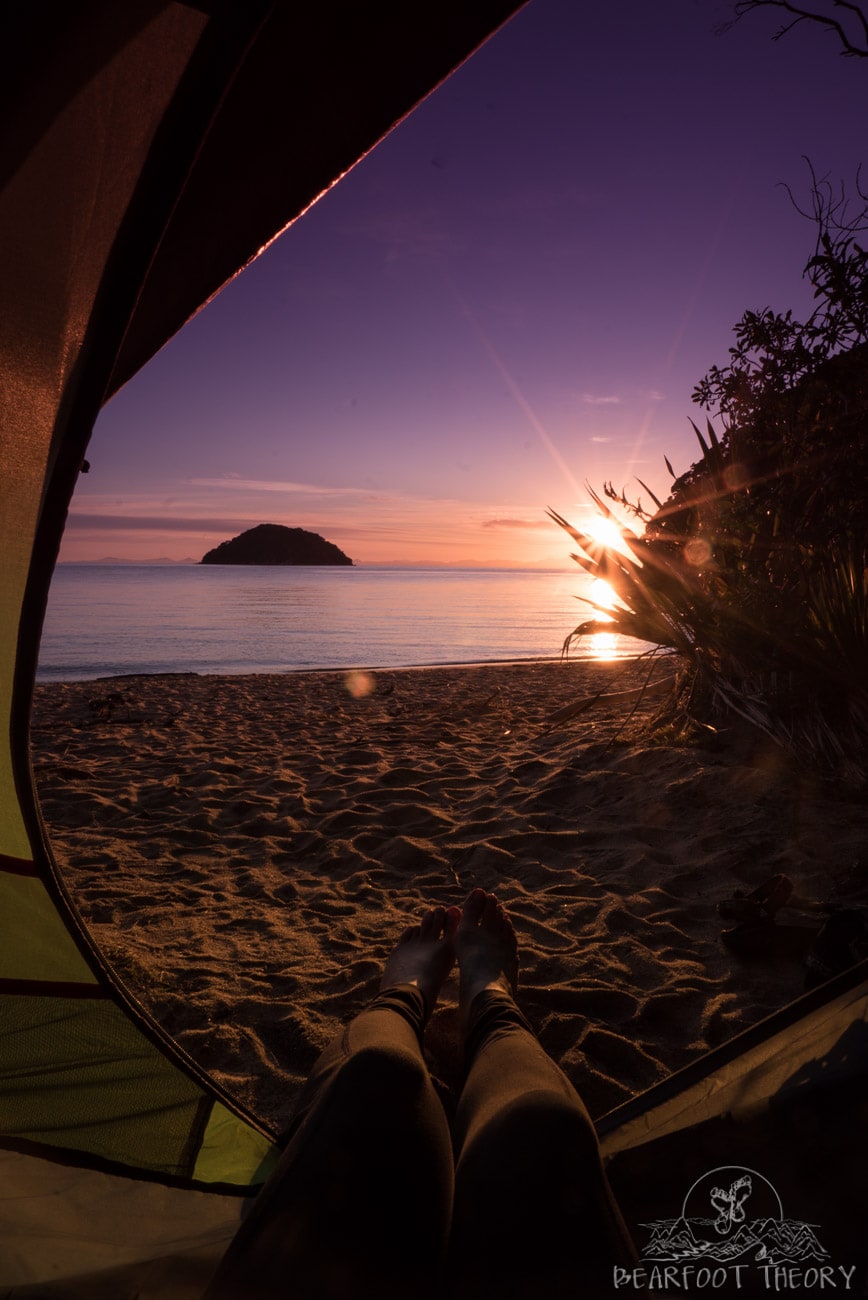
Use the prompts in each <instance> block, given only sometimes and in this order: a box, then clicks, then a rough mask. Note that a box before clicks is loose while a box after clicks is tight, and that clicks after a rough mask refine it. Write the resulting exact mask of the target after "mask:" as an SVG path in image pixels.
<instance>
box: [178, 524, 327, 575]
mask: <svg viewBox="0 0 868 1300" xmlns="http://www.w3.org/2000/svg"><path fill="white" fill-rule="evenodd" d="M199 563H200V564H317V565H319V564H352V560H351V559H350V557H349V556H348V555H345V554H344V552H343V551H342V550H341V549H340V547H338V546H335V544H334V542H327V541H326V539H325V538H324V537H320V535H319V533H311V532H308V531H307V529H306V528H287V527H285V526H284V525H283V524H257V526H256V527H255V528H248V529H247V531H246V532H244V533H239V534H238V536H237V537H233V538H232V539H231V540H230V541H228V542H221V543H220V545H219V546H215V547H214V549H213V550H211V551H208V552H207V553H206V554H205V555H203V556H202V559H201V560H200V561H199Z"/></svg>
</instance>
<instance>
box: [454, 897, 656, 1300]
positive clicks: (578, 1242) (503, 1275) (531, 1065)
mask: <svg viewBox="0 0 868 1300" xmlns="http://www.w3.org/2000/svg"><path fill="white" fill-rule="evenodd" d="M456 948H457V951H458V961H459V965H460V968H461V994H460V997H461V1009H462V1017H463V1021H464V1026H465V1035H466V1051H467V1065H468V1072H467V1079H466V1082H465V1085H464V1088H463V1091H462V1094H461V1100H460V1103H459V1107H458V1113H457V1116H456V1122H455V1126H454V1129H455V1132H454V1140H455V1153H456V1171H455V1204H454V1211H453V1223H452V1234H451V1240H450V1260H449V1273H450V1279H451V1281H452V1286H453V1291H452V1294H454V1295H455V1296H458V1297H465V1296H467V1297H469V1296H475V1297H478V1296H479V1295H480V1294H483V1295H485V1294H491V1295H496V1296H498V1300H505V1298H506V1297H522V1298H526V1297H528V1296H533V1297H539V1300H554V1298H555V1297H560V1296H564V1297H569V1298H570V1300H577V1297H581V1296H593V1297H595V1296H600V1295H606V1294H608V1292H609V1289H610V1288H611V1285H612V1266H613V1265H614V1264H616V1263H618V1264H627V1263H630V1262H634V1254H633V1247H632V1243H631V1242H630V1239H629V1235H628V1234H627V1231H626V1229H625V1227H624V1224H623V1221H622V1220H621V1216H620V1214H619V1212H618V1209H617V1206H616V1205H615V1202H614V1199H613V1197H612V1195H611V1192H610V1190H609V1187H608V1184H607V1181H606V1178H605V1174H604V1172H603V1168H602V1164H601V1161H600V1156H599V1149H598V1145H597V1137H596V1133H595V1131H594V1126H593V1124H592V1122H591V1119H590V1117H589V1115H588V1113H587V1111H586V1109H585V1107H584V1105H583V1103H582V1101H581V1099H580V1098H579V1096H578V1094H577V1093H576V1091H575V1089H574V1088H573V1086H572V1084H571V1083H570V1082H569V1080H568V1079H567V1077H566V1076H565V1075H564V1074H563V1072H562V1071H561V1070H560V1069H559V1068H558V1067H557V1066H556V1065H555V1063H554V1062H553V1061H552V1060H551V1059H550V1057H548V1056H547V1055H546V1053H545V1052H544V1051H543V1049H542V1047H541V1046H540V1044H539V1043H538V1041H537V1039H536V1038H535V1036H534V1034H533V1033H532V1031H531V1029H530V1027H529V1025H528V1024H527V1022H526V1021H525V1019H524V1017H523V1016H522V1015H521V1012H520V1011H519V1010H518V1008H517V1007H516V1005H515V1002H514V1000H513V996H512V994H513V991H514V989H515V986H516V979H517V970H518V962H517V948H516V940H515V933H514V931H513V928H512V925H511V923H510V921H509V919H508V917H507V916H506V914H505V912H504V910H503V908H502V907H501V905H500V904H499V903H498V902H497V901H496V900H495V899H494V897H493V896H492V895H486V894H484V893H483V891H482V890H475V891H474V892H473V893H472V894H471V896H470V898H469V899H468V900H467V903H466V904H465V906H464V912H463V916H462V919H461V923H460V924H459V927H458V932H457V935H456Z"/></svg>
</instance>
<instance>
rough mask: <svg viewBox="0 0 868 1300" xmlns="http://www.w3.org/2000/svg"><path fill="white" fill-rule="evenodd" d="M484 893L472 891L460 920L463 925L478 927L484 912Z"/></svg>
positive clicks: (478, 890)
mask: <svg viewBox="0 0 868 1300" xmlns="http://www.w3.org/2000/svg"><path fill="white" fill-rule="evenodd" d="M486 897H487V895H486V893H485V890H484V889H474V890H473V891H472V892H471V894H470V895H469V897H468V899H467V902H466V903H465V904H464V908H463V910H462V914H461V919H462V921H463V922H464V924H465V925H468V926H473V925H479V922H480V921H481V920H482V913H483V912H484V911H485V904H486Z"/></svg>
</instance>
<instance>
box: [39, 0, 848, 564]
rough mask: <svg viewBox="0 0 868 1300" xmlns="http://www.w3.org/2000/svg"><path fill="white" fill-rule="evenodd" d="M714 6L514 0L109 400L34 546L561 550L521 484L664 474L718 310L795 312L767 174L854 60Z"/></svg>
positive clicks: (798, 255) (787, 155)
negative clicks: (287, 529)
mask: <svg viewBox="0 0 868 1300" xmlns="http://www.w3.org/2000/svg"><path fill="white" fill-rule="evenodd" d="M729 13H730V9H729V6H728V5H727V4H726V3H723V2H722V0H720V2H718V0H657V2H656V3H653V4H652V3H649V0H624V2H623V3H617V2H613V3H608V4H607V3H601V4H598V5H591V4H586V3H579V0H531V3H530V4H529V5H528V6H527V8H526V9H524V10H523V11H522V12H521V13H519V14H518V16H517V17H516V18H515V19H514V20H513V21H512V22H511V23H509V24H508V25H507V26H506V27H505V28H504V29H503V30H502V31H501V32H499V33H498V34H497V35H496V36H495V37H493V38H492V40H491V41H489V42H488V44H487V45H486V46H485V47H483V49H482V50H480V51H479V52H478V53H477V54H476V55H475V56H474V57H473V58H472V59H471V60H469V62H468V63H467V64H466V65H465V66H464V67H463V68H461V69H459V71H458V72H457V73H455V75H454V76H453V77H452V78H450V80H449V81H448V82H447V83H446V84H445V85H444V86H442V87H441V88H440V89H439V90H438V91H436V92H435V93H434V94H433V95H432V96H430V98H429V99H428V100H427V101H426V102H425V103H424V104H422V105H421V106H420V108H419V109H417V110H416V112H415V113H413V114H412V115H411V116H410V118H409V119H408V120H407V121H406V122H404V123H403V124H402V125H401V126H400V127H399V128H397V129H396V130H395V131H394V132H393V133H392V134H391V135H390V136H389V137H388V139H386V140H385V141H384V142H383V143H382V144H380V145H379V146H378V147H377V148H376V149H374V150H373V151H372V153H371V154H370V155H369V156H368V157H367V158H366V159H365V160H364V161H363V162H362V163H360V164H359V165H358V166H357V167H356V168H355V169H354V170H353V171H352V172H351V173H350V174H349V175H348V176H347V177H345V178H344V180H343V181H341V182H340V184H338V185H337V186H335V187H334V189H332V190H331V191H330V192H329V193H327V194H326V195H325V196H324V197H323V198H322V199H321V200H320V201H319V203H317V204H316V205H315V206H314V207H313V208H312V209H311V210H310V211H309V212H308V213H307V214H306V215H305V216H304V217H302V218H301V219H299V221H298V222H296V224H295V225H294V226H293V227H292V228H291V229H290V230H289V231H288V232H286V234H285V235H284V236H283V237H282V238H281V239H279V240H278V241H277V242H276V243H275V244H274V245H272V247H271V248H270V249H269V250H268V252H267V253H265V254H264V255H263V256H262V257H261V258H260V259H259V260H258V261H257V262H256V263H255V264H254V265H253V266H252V267H250V268H249V269H248V270H247V271H246V272H245V274H244V275H242V276H240V277H239V278H238V279H237V280H236V281H235V282H234V283H233V284H231V285H230V286H229V287H228V288H227V289H226V290H224V292H223V293H222V294H221V295H219V297H218V298H217V299H216V300H215V301H214V302H213V303H212V304H211V305H210V306H209V307H208V308H206V309H205V310H204V311H203V312H202V313H200V315H199V316H198V317H197V318H196V319H195V320H194V321H192V322H191V323H190V324H189V325H188V326H187V327H186V328H185V329H184V330H183V331H182V332H181V334H180V335H178V337H177V338H175V339H174V340H173V341H172V342H171V343H170V344H169V345H168V346H167V347H166V348H165V349H164V350H163V352H162V353H160V354H159V355H158V356H157V357H156V358H155V359H154V360H153V361H152V362H151V363H150V365H148V366H147V367H146V368H145V369H144V370H143V371H142V372H141V374H140V375H138V376H137V377H136V378H135V379H134V380H133V381H132V382H131V383H130V384H128V385H127V387H126V388H125V389H124V390H123V391H122V392H121V393H120V394H119V395H118V396H117V397H116V398H115V399H114V400H113V401H112V402H111V403H110V405H109V406H108V407H107V408H106V410H105V411H104V413H103V415H102V417H101V418H100V421H99V423H98V425H97V428H96V431H95V434H94V438H93V441H92V443H91V449H90V453H89V458H90V460H91V464H92V469H91V473H90V474H89V475H87V476H86V477H83V478H82V479H81V485H80V487H79V490H78V491H77V493H76V496H75V499H74V502H73V513H72V515H71V518H70V522H69V525H68V527H67V532H66V537H65V541H64V547H63V551H62V555H61V558H62V559H65V560H77V559H97V558H102V557H106V556H117V557H122V558H137V559H148V558H155V557H170V558H174V559H181V558H184V557H192V558H193V559H199V558H200V557H201V555H202V553H203V552H204V551H205V550H206V549H207V548H209V547H211V546H213V545H215V544H216V543H217V542H218V541H221V540H223V539H224V538H227V537H230V536H232V535H233V534H234V533H237V532H240V531H241V530H242V529H243V528H245V527H250V526H252V525H253V524H256V523H262V522H274V523H286V524H289V525H293V526H296V525H298V526H301V527H305V528H311V529H313V530H315V531H317V532H321V533H323V534H324V535H325V536H326V537H328V538H329V539H330V540H332V541H335V542H337V543H338V545H340V546H341V547H342V548H343V549H344V550H345V551H347V552H348V554H349V555H351V556H352V558H353V559H354V560H355V561H356V562H357V563H362V564H364V563H392V564H396V565H402V564H414V565H415V564H461V565H467V566H479V565H494V566H502V565H506V566H516V567H525V566H532V567H549V566H551V567H562V566H564V565H565V564H566V565H569V560H568V558H567V556H568V549H569V546H568V539H567V538H566V537H565V536H564V535H562V534H561V533H560V531H559V530H558V529H557V528H556V527H555V526H554V525H552V524H551V523H550V522H548V520H547V519H546V517H545V509H546V506H552V507H554V508H555V509H556V510H558V511H559V512H560V513H562V514H564V515H566V516H567V518H572V519H576V520H578V519H580V518H582V511H583V510H585V509H586V508H587V506H586V503H587V500H588V498H587V494H586V493H585V490H584V486H583V485H584V482H585V480H588V481H590V483H591V484H592V485H593V486H594V487H596V488H598V489H599V488H600V487H601V485H602V482H603V481H604V480H606V479H613V480H614V481H615V483H616V485H617V486H619V487H620V486H621V485H622V484H626V485H628V487H631V488H632V487H633V486H635V484H634V476H635V475H638V476H640V477H641V478H643V479H644V480H645V481H646V482H647V483H649V484H650V486H651V487H652V488H654V490H655V491H656V492H657V493H658V495H660V496H665V494H666V491H667V485H668V482H669V476H668V473H667V471H666V468H665V466H664V464H663V456H664V454H665V455H668V456H669V459H670V460H671V461H672V463H673V466H674V467H675V469H676V470H677V471H680V470H683V469H685V468H686V467H687V465H688V464H689V463H690V462H691V461H693V460H694V459H695V455H694V446H695V443H694V439H693V434H692V432H691V430H690V426H689V424H688V417H689V416H693V417H694V418H696V419H697V420H698V421H699V422H700V423H704V419H705V415H704V413H702V412H700V411H699V410H698V408H696V407H694V406H693V404H692V403H691V401H690V393H691V391H692V389H693V387H694V385H695V383H696V382H697V380H698V379H699V378H700V377H701V376H702V375H703V374H704V373H705V371H706V370H707V369H708V368H709V366H710V365H712V364H713V363H714V362H717V363H719V364H724V363H725V361H726V359H727V349H728V347H729V346H730V343H731V342H732V333H731V330H732V326H733V324H734V323H735V322H736V320H737V319H738V318H739V316H740V315H741V314H742V312H743V311H744V310H745V309H746V308H762V307H765V306H772V307H775V308H777V309H781V310H783V309H786V308H787V307H793V308H794V309H795V310H796V312H797V314H799V313H801V314H806V312H807V310H809V303H810V289H809V287H808V286H807V285H806V284H805V283H804V282H803V281H802V280H801V269H802V266H803V265H804V263H805V261H806V260H807V258H808V256H809V255H810V252H811V249H812V241H813V229H812V227H811V225H810V224H809V223H808V222H807V221H805V220H804V219H803V218H801V217H799V216H798V214H797V213H796V212H795V211H794V210H793V208H792V206H791V203H790V200H789V198H788V196H787V194H786V192H785V191H784V190H783V189H782V188H780V186H779V184H778V183H779V182H787V183H788V184H789V185H790V186H791V187H792V188H793V189H794V191H795V192H796V194H797V196H799V197H800V198H801V199H803V200H804V199H805V198H806V197H807V192H808V180H809V177H808V171H807V167H806V165H805V163H804V162H803V160H802V155H805V154H807V155H808V156H809V157H810V158H811V160H812V162H813V163H814V166H815V168H816V170H817V171H818V173H819V174H825V173H829V174H830V176H831V177H832V178H834V179H836V180H844V181H846V182H847V183H848V184H850V185H851V186H852V182H853V179H854V177H855V174H856V168H857V166H858V164H859V163H860V161H862V154H861V153H860V145H861V141H862V138H863V131H864V125H863V121H864V113H865V107H866V103H868V67H866V66H865V64H864V62H860V61H859V60H851V59H844V58H842V57H841V56H840V54H839V52H838V46H837V44H836V42H835V40H834V38H833V37H832V36H831V35H827V34H825V33H824V32H822V31H821V30H820V29H819V28H816V27H811V26H805V27H804V28H803V29H801V30H799V31H796V32H794V33H792V34H791V35H790V36H788V37H787V38H786V39H785V40H783V41H780V42H777V43H775V42H773V41H772V39H771V37H772V35H773V33H774V32H775V30H776V29H777V26H778V25H779V24H778V22H777V20H776V19H775V17H774V15H773V14H761V15H756V16H754V17H753V18H752V19H750V20H744V21H743V22H742V23H740V24H739V25H738V26H737V27H736V28H735V29H734V30H733V31H731V32H730V33H729V34H727V35H723V36H720V35H716V34H715V27H716V25H717V24H718V23H719V22H720V21H721V20H723V19H725V18H726V17H728V16H729ZM214 219H215V220H219V213H215V218H214ZM637 490H638V491H639V492H640V494H642V493H641V489H637ZM642 495H644V494H642Z"/></svg>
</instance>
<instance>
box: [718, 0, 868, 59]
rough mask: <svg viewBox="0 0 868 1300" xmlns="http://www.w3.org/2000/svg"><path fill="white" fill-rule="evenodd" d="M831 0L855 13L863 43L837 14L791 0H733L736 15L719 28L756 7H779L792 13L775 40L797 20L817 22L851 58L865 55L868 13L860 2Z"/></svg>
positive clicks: (725, 26)
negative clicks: (858, 42)
mask: <svg viewBox="0 0 868 1300" xmlns="http://www.w3.org/2000/svg"><path fill="white" fill-rule="evenodd" d="M832 4H833V6H834V7H835V8H836V9H846V10H847V11H848V12H849V13H852V14H855V16H856V20H857V22H858V25H859V27H860V28H861V31H862V41H863V44H862V45H859V44H857V43H856V41H854V40H853V39H851V37H850V35H849V34H848V32H847V31H846V29H845V27H844V24H843V22H840V21H839V20H838V19H837V18H833V17H831V15H830V14H824V13H817V12H816V11H815V10H811V9H802V8H801V7H800V6H799V5H796V4H793V3H792V0H736V2H735V4H734V6H733V10H734V13H735V17H734V18H733V20H732V22H729V23H724V24H723V25H722V26H721V28H720V29H719V30H721V31H727V30H729V29H730V28H732V27H734V26H735V24H736V23H737V22H738V21H739V20H740V19H741V18H743V17H744V16H745V14H749V13H753V11H754V10H755V9H781V10H783V11H784V12H785V13H788V14H792V16H793V17H792V21H791V22H785V23H784V25H783V26H782V27H781V28H780V29H779V30H778V31H777V32H776V33H775V35H774V37H773V39H774V40H776V41H779V40H780V39H781V37H782V36H786V35H787V33H788V32H791V31H792V30H793V28H794V27H797V26H798V25H799V23H802V22H812V23H818V24H819V25H820V26H821V27H825V29H826V30H827V31H831V32H834V33H835V35H836V36H837V37H838V40H839V41H840V43H841V47H842V49H841V53H842V54H844V55H846V56H850V57H852V58H859V59H868V16H866V14H865V12H864V10H863V9H862V7H861V5H858V4H854V3H852V0H832Z"/></svg>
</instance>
